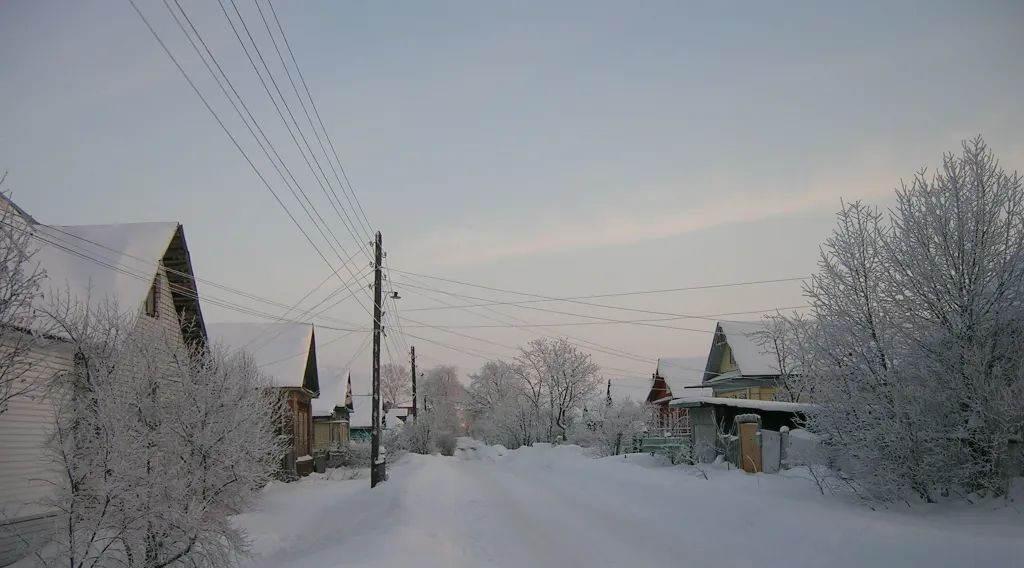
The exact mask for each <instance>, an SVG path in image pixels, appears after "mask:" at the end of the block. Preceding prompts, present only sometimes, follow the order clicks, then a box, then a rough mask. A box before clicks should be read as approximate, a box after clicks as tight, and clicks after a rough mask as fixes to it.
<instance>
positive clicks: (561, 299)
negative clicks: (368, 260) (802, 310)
mask: <svg viewBox="0 0 1024 568" xmlns="http://www.w3.org/2000/svg"><path fill="white" fill-rule="evenodd" d="M394 271H395V272H398V273H400V274H405V275H412V276H420V277H422V278H431V279H434V280H441V281H444V282H449V283H452V284H460V285H463V286H472V287H474V288H481V289H484V290H491V291H494V292H503V293H508V294H518V295H520V296H529V297H532V298H538V299H535V300H517V301H506V302H498V301H489V302H486V303H481V304H470V305H467V306H460V307H484V306H505V305H509V306H520V305H522V304H534V303H542V302H569V303H573V304H581V305H585V306H592V307H598V308H607V309H613V310H624V311H630V312H639V313H648V314H654V315H663V316H674V317H677V318H686V319H702V318H703V316H693V315H687V314H677V313H671V312H660V311H653V310H644V309H640V308H628V307H624V306H615V305H610V304H598V303H594V302H584V301H582V300H585V299H590V298H611V297H619V296H637V295H646V294H660V293H666V292H682V291H690V290H707V289H713V288H728V287H736V286H752V285H759V284H773V283H778V282H795V281H802V280H806V279H807V278H810V277H809V276H804V277H793V278H777V279H771V280H751V281H747V282H730V283H722V284H707V285H702V286H687V287H681V288H665V289H660V290H645V291H636V292H616V293H610V294H592V295H586V296H568V297H554V296H546V295H543V294H534V293H530V292H518V291H515V290H507V289H504V288H495V287H493V286H484V285H481V284H472V283H469V282H462V281H459V280H452V279H448V278H441V277H438V276H429V275H425V274H417V273H414V272H408V271H403V270H398V269H395V270H394ZM467 297H468V296H467ZM441 309H446V308H441V307H427V308H413V309H410V310H406V311H428V310H441Z"/></svg>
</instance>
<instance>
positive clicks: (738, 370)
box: [701, 321, 780, 400]
mask: <svg viewBox="0 0 1024 568" xmlns="http://www.w3.org/2000/svg"><path fill="white" fill-rule="evenodd" d="M763 332H764V325H763V324H762V323H761V322H739V321H720V322H718V325H716V326H715V335H714V339H712V341H711V350H710V352H709V353H708V358H707V364H706V366H705V369H704V379H703V381H702V382H701V386H704V387H709V388H710V389H711V390H712V393H713V396H715V397H722V398H746V399H752V400H775V392H776V388H777V385H778V383H779V378H780V375H779V365H778V360H777V358H776V357H775V355H774V354H772V353H771V352H770V351H769V350H768V349H766V348H765V347H764V346H763V345H762V342H761V341H760V339H759V337H760V336H759V334H761V333H763Z"/></svg>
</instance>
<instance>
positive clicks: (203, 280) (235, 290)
mask: <svg viewBox="0 0 1024 568" xmlns="http://www.w3.org/2000/svg"><path fill="white" fill-rule="evenodd" d="M34 226H35V227H37V228H43V229H46V230H47V231H53V232H55V233H60V234H61V235H64V236H66V237H69V238H71V239H74V240H76V241H82V242H84V243H88V244H89V245H92V246H94V247H97V248H100V249H102V250H104V251H108V252H111V253H114V254H116V255H118V256H119V257H125V258H130V259H132V260H135V261H138V262H140V263H142V264H143V265H145V266H146V267H147V268H156V267H157V266H159V265H160V263H159V262H154V261H152V260H147V259H144V258H141V257H138V256H135V255H133V254H131V253H128V252H126V251H121V250H117V249H114V248H111V247H108V246H106V245H104V244H103V243H99V242H96V241H94V240H91V239H87V238H85V237H82V236H80V235H76V234H74V233H69V232H67V231H64V230H62V229H61V228H59V227H56V226H54V225H43V224H37V225H34ZM49 236H50V238H53V239H56V240H59V241H60V242H62V243H65V244H69V245H70V243H71V241H68V240H66V239H63V238H61V237H59V236H57V235H49ZM71 246H74V245H71ZM79 246H80V245H79ZM82 248H83V250H85V247H82ZM90 252H94V251H90ZM164 270H166V271H167V272H169V273H171V274H174V275H176V276H179V277H182V278H187V279H189V280H192V281H193V282H197V283H201V284H205V285H207V286H212V287H214V288H217V289H220V290H224V291H226V292H231V293H233V294H237V295H239V296H242V297H245V298H249V299H251V300H255V301H257V302H261V303H263V304H267V305H271V306H276V307H281V308H288V309H289V311H290V310H291V309H292V308H291V307H289V306H288V305H287V304H284V303H281V302H278V301H275V300H271V299H269V298H265V297H263V296H258V295H256V294H253V293H251V292H246V291H244V290H240V289H238V288H234V287H231V286H227V285H225V284H220V283H218V282H215V281H213V280H209V279H207V278H199V277H198V276H195V275H193V274H191V273H188V272H183V271H181V270H175V269H173V268H168V267H164ZM333 276H334V275H333V274H330V275H328V276H327V278H325V279H324V280H323V281H322V282H321V283H320V285H319V286H317V288H315V289H313V290H311V291H310V292H309V293H308V294H307V295H306V296H304V297H303V299H305V298H306V297H308V296H309V295H310V294H312V293H313V292H315V291H316V290H318V289H319V288H320V287H321V286H323V284H324V283H326V282H327V281H328V280H330V279H331V278H332V277H333ZM288 313H289V312H285V313H284V314H283V315H282V317H287V316H288ZM300 317H301V316H300Z"/></svg>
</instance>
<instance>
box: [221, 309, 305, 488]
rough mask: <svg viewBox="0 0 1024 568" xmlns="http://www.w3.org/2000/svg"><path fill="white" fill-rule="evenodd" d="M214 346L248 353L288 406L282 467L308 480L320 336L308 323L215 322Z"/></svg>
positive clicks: (282, 428)
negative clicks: (217, 344)
mask: <svg viewBox="0 0 1024 568" xmlns="http://www.w3.org/2000/svg"><path fill="white" fill-rule="evenodd" d="M207 329H208V330H209V334H210V340H211V341H217V342H220V343H223V344H224V345H226V346H228V347H231V348H235V349H245V350H247V351H249V352H250V353H252V356H253V358H254V359H255V361H256V365H257V366H258V367H259V368H260V370H261V371H262V372H263V373H265V374H266V375H267V376H268V377H270V380H271V382H272V384H273V385H274V387H275V388H277V389H278V390H279V391H280V392H281V396H282V397H283V398H284V399H285V401H286V402H287V405H288V410H287V412H286V415H285V416H284V417H283V418H282V422H281V424H279V425H278V429H279V432H280V434H281V435H282V436H285V437H286V438H287V439H288V448H289V449H288V451H287V452H286V454H285V455H284V456H283V457H282V464H281V466H282V468H283V469H284V470H285V471H286V472H289V473H296V474H298V475H308V474H310V473H312V471H313V399H314V398H317V397H318V396H320V373H319V370H318V367H317V362H316V333H315V331H314V329H313V326H312V325H311V324H303V323H249V322H243V323H211V324H209V325H208V326H207Z"/></svg>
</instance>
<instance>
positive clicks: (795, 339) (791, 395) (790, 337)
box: [754, 313, 814, 402]
mask: <svg viewBox="0 0 1024 568" xmlns="http://www.w3.org/2000/svg"><path fill="white" fill-rule="evenodd" d="M762 323H763V328H762V330H761V331H759V332H757V333H756V335H755V337H754V340H755V341H756V342H757V343H758V345H759V346H760V347H761V350H762V351H763V352H764V353H765V354H767V355H768V356H769V357H771V358H772V362H773V366H774V367H775V369H776V370H777V372H778V379H777V381H776V384H775V388H776V395H775V397H776V399H778V400H783V401H790V402H801V401H804V402H806V401H810V400H811V399H812V398H813V396H814V382H813V381H811V380H810V378H809V377H808V376H807V375H806V373H804V370H803V367H804V361H803V357H804V354H805V353H806V346H805V344H806V342H807V338H808V334H809V333H810V331H811V329H812V326H813V322H812V321H811V320H810V319H808V318H807V317H806V316H804V315H802V314H798V313H795V314H793V315H792V316H784V315H782V314H781V313H776V314H770V315H766V316H764V317H763V318H762Z"/></svg>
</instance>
